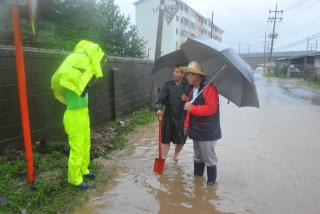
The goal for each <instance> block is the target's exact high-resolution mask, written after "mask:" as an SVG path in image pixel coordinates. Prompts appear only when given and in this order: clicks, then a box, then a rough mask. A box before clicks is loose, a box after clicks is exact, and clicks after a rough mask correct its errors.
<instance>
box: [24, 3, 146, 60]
mask: <svg viewBox="0 0 320 214" xmlns="http://www.w3.org/2000/svg"><path fill="white" fill-rule="evenodd" d="M28 28H29V26H28V23H27V22H24V35H25V37H24V40H25V43H27V44H29V45H32V46H36V47H43V48H54V49H63V50H72V48H73V47H74V46H75V44H76V43H77V42H78V41H79V40H82V39H87V40H91V41H94V42H97V43H98V44H100V45H101V46H102V48H103V49H104V50H105V52H106V53H107V54H109V55H118V56H131V57H142V56H143V49H144V41H143V39H142V38H140V37H139V36H138V30H137V28H136V26H135V25H132V24H131V23H130V17H125V16H124V15H123V14H122V13H121V11H120V8H119V6H117V5H116V4H115V3H114V0H67V1H65V0H46V1H39V14H38V19H37V34H36V36H35V37H34V38H33V37H32V35H31V33H30V31H29V30H27V29H28Z"/></svg>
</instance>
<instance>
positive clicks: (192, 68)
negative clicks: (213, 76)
mask: <svg viewBox="0 0 320 214" xmlns="http://www.w3.org/2000/svg"><path fill="white" fill-rule="evenodd" d="M180 68H181V69H182V70H183V72H185V73H193V74H200V75H202V76H208V74H206V73H205V72H203V69H202V65H201V64H200V63H199V62H196V61H192V62H190V63H189V65H188V66H184V67H180Z"/></svg>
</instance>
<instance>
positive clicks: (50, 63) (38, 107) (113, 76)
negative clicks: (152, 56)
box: [0, 46, 153, 152]
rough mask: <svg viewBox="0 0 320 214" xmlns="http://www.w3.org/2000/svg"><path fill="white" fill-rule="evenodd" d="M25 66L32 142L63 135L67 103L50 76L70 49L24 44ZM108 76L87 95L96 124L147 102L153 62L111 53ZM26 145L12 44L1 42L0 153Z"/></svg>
mask: <svg viewBox="0 0 320 214" xmlns="http://www.w3.org/2000/svg"><path fill="white" fill-rule="evenodd" d="M24 53H25V67H26V80H27V89H28V101H29V112H30V123H31V131H32V141H33V142H36V141H39V140H44V139H46V140H48V139H55V138H61V137H64V136H65V134H64V130H63V126H62V117H63V112H64V109H65V107H64V106H63V105H62V104H60V103H58V102H57V101H56V100H55V99H54V97H53V94H52V91H51V89H50V79H51V76H52V75H53V73H54V72H55V70H56V69H57V68H58V67H59V65H60V64H61V62H62V61H63V59H64V58H65V57H66V55H67V53H63V52H56V51H50V50H36V49H25V51H24ZM107 59H108V61H109V63H108V64H107V65H106V66H105V68H104V73H105V77H104V78H103V79H100V80H98V81H97V83H96V85H95V87H94V88H93V89H92V91H90V94H89V108H90V114H91V115H90V116H91V121H92V124H98V123H105V122H107V121H110V120H113V119H114V118H115V117H116V116H117V117H119V116H122V115H125V114H128V113H130V112H132V111H134V110H136V109H138V108H141V107H144V106H149V105H150V103H151V100H152V96H151V91H152V90H151V76H150V74H151V69H152V66H153V63H152V62H151V61H143V60H140V59H134V58H119V57H107ZM17 145H18V146H23V140H22V130H21V119H20V111H19V97H18V89H17V78H16V66H15V55H14V51H13V48H12V47H4V46H0V152H1V149H3V148H4V147H7V146H17Z"/></svg>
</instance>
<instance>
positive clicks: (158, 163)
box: [153, 120, 165, 175]
mask: <svg viewBox="0 0 320 214" xmlns="http://www.w3.org/2000/svg"><path fill="white" fill-rule="evenodd" d="M161 143H162V124H161V120H159V158H156V159H155V160H154V167H153V171H154V172H155V173H157V174H159V175H160V174H162V171H163V167H164V161H165V159H162V152H161Z"/></svg>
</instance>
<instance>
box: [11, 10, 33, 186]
mask: <svg viewBox="0 0 320 214" xmlns="http://www.w3.org/2000/svg"><path fill="white" fill-rule="evenodd" d="M11 11H12V24H13V37H14V47H15V53H16V69H17V79H18V89H19V100H20V113H21V121H22V131H23V140H24V149H25V154H26V161H27V173H28V182H29V183H33V182H34V165H33V155H32V144H31V134H30V121H29V109H28V99H27V86H26V76H25V68H24V57H23V49H22V36H21V24H20V13H19V7H18V6H17V5H12V8H11Z"/></svg>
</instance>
